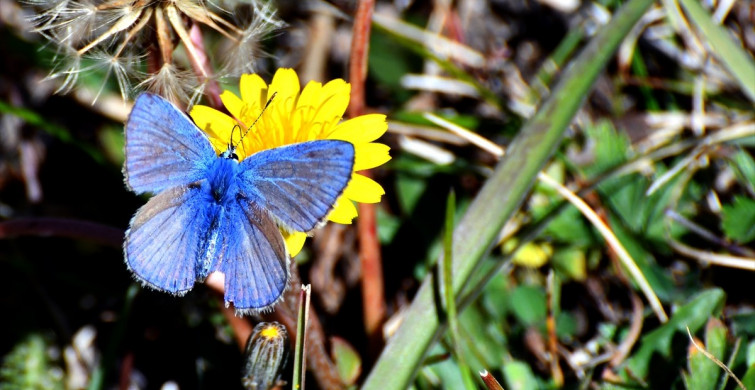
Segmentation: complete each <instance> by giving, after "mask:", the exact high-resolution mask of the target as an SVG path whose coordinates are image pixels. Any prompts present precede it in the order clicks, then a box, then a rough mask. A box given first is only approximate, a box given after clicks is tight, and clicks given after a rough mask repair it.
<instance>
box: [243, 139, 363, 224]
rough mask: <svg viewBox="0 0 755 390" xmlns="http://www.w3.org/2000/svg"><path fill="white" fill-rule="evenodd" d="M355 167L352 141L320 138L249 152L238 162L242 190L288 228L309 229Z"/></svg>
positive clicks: (318, 221) (338, 192)
mask: <svg viewBox="0 0 755 390" xmlns="http://www.w3.org/2000/svg"><path fill="white" fill-rule="evenodd" d="M353 167H354V146H353V145H352V144H351V143H349V142H346V141H338V140H318V141H309V142H303V143H299V144H293V145H287V146H282V147H279V148H275V149H269V150H264V151H261V152H258V153H255V154H253V155H252V156H250V157H248V158H247V159H245V160H244V161H242V162H241V166H240V174H239V177H240V179H241V180H240V183H239V188H240V190H239V191H240V193H241V194H243V195H244V196H245V197H246V198H248V199H250V200H252V201H254V202H255V203H257V204H259V205H260V206H261V207H263V208H264V209H265V210H267V211H269V212H270V213H271V214H272V215H273V216H274V217H275V218H276V219H277V220H278V222H280V223H282V224H283V225H285V227H286V228H288V229H293V230H296V231H300V232H308V231H310V230H312V229H314V228H315V227H316V226H317V224H318V223H320V222H321V221H322V220H323V219H324V218H325V217H326V216H327V214H328V212H330V210H331V209H332V208H333V204H334V203H335V201H336V199H338V197H339V196H340V195H341V193H343V190H344V189H345V188H346V185H347V184H348V182H349V179H350V178H351V172H352V169H353Z"/></svg>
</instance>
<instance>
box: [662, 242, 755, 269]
mask: <svg viewBox="0 0 755 390" xmlns="http://www.w3.org/2000/svg"><path fill="white" fill-rule="evenodd" d="M669 245H671V247H672V248H674V250H675V251H677V252H679V253H681V254H683V255H685V256H687V257H691V258H693V259H695V260H697V261H698V262H700V263H701V264H702V265H708V264H714V265H720V266H723V267H730V268H739V269H743V270H747V271H755V259H753V258H747V257H738V256H732V255H723V254H719V253H712V252H706V251H702V250H699V249H696V248H693V247H691V246H687V245H684V244H682V243H681V242H679V241H676V240H673V239H671V240H669Z"/></svg>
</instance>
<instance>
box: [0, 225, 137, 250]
mask: <svg viewBox="0 0 755 390" xmlns="http://www.w3.org/2000/svg"><path fill="white" fill-rule="evenodd" d="M20 236H42V237H68V238H76V239H87V240H91V241H94V242H97V243H100V244H103V245H108V246H112V247H116V248H120V247H121V246H123V230H122V229H117V228H114V227H111V226H107V225H101V224H99V223H95V222H88V221H77V220H73V219H63V218H18V219H13V220H10V221H4V222H0V239H8V238H15V237H20Z"/></svg>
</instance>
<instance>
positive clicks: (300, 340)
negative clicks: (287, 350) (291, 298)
mask: <svg viewBox="0 0 755 390" xmlns="http://www.w3.org/2000/svg"><path fill="white" fill-rule="evenodd" d="M310 295H311V287H310V285H306V286H302V287H301V294H300V295H299V317H298V320H297V321H296V349H295V350H294V375H293V379H292V381H291V388H292V389H297V390H303V389H304V376H305V375H306V373H307V361H306V358H305V353H306V339H307V322H308V320H309V297H310Z"/></svg>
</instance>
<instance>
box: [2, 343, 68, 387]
mask: <svg viewBox="0 0 755 390" xmlns="http://www.w3.org/2000/svg"><path fill="white" fill-rule="evenodd" d="M48 348H50V346H49V345H47V343H46V342H45V339H44V338H43V337H42V336H40V335H39V334H30V335H29V336H27V337H26V338H25V339H24V340H22V341H20V342H18V343H17V344H16V345H14V346H13V349H12V350H11V351H10V352H9V353H8V354H7V355H5V357H4V358H3V363H2V366H1V367H0V388H3V389H49V390H57V389H61V390H62V389H63V380H62V379H63V378H61V377H60V375H61V374H60V373H59V372H60V371H61V369H60V368H59V367H56V366H55V365H54V364H53V362H52V361H50V357H49V356H48V352H47V349H48ZM55 371H58V374H57V375H56V374H55Z"/></svg>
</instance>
